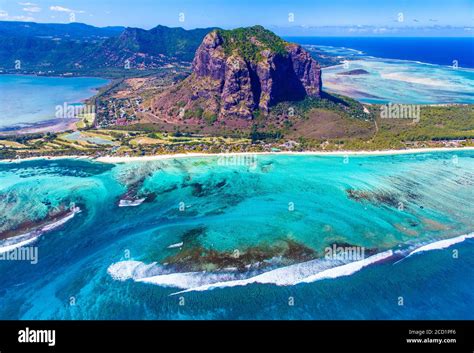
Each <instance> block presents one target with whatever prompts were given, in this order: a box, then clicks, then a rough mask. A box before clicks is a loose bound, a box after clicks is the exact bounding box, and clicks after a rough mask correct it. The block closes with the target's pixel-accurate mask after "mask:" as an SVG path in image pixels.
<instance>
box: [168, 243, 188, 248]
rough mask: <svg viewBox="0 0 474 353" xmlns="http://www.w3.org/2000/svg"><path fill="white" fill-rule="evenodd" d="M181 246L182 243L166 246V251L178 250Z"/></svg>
mask: <svg viewBox="0 0 474 353" xmlns="http://www.w3.org/2000/svg"><path fill="white" fill-rule="evenodd" d="M183 244H184V243H183V242H180V243H176V244H171V245H170V246H168V249H174V248H180V247H181V246H183Z"/></svg>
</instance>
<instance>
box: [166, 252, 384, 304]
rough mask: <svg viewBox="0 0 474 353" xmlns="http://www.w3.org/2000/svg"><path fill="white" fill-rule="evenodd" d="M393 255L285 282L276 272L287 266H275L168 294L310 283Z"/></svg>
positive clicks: (357, 262) (336, 275)
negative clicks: (256, 284) (256, 273)
mask: <svg viewBox="0 0 474 353" xmlns="http://www.w3.org/2000/svg"><path fill="white" fill-rule="evenodd" d="M392 255H393V251H392V250H387V251H384V252H381V253H378V254H376V255H372V256H370V257H368V258H366V259H363V260H359V261H354V262H350V263H348V264H345V265H341V266H336V267H333V268H329V269H326V270H323V271H321V272H318V273H316V274H314V275H310V276H308V277H305V278H303V279H299V280H296V281H293V282H291V281H286V282H280V283H278V281H277V280H278V277H277V276H278V274H283V275H284V276H285V277H288V276H289V275H290V274H289V273H286V274H285V273H284V271H285V269H287V268H289V267H286V268H285V267H281V268H277V269H275V270H271V271H268V272H264V273H262V274H260V275H257V276H255V277H251V278H247V279H244V280H232V281H224V282H217V283H213V284H207V285H203V286H199V287H194V288H189V289H186V290H183V291H179V292H176V293H172V294H170V295H177V294H182V293H187V292H194V291H198V292H201V291H206V290H210V289H215V288H225V287H236V286H245V285H247V284H253V283H260V284H274V285H280V286H288V285H295V284H299V283H310V282H315V281H318V280H322V279H331V278H337V277H342V276H349V275H351V274H353V273H355V272H358V271H360V270H361V269H362V268H364V267H366V266H369V265H371V264H373V263H376V262H378V261H381V260H384V259H387V258H389V257H391V256H392Z"/></svg>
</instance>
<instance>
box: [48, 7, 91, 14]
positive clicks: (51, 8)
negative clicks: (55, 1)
mask: <svg viewBox="0 0 474 353" xmlns="http://www.w3.org/2000/svg"><path fill="white" fill-rule="evenodd" d="M49 9H50V10H51V11H58V12H75V13H84V12H85V11H82V10H72V9H69V8H67V7H62V6H57V5H56V6H50V7H49Z"/></svg>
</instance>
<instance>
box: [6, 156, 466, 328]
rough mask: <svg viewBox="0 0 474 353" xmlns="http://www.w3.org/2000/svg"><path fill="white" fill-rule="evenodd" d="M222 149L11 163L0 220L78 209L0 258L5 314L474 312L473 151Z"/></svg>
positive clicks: (421, 315)
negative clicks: (124, 202) (351, 249)
mask: <svg viewBox="0 0 474 353" xmlns="http://www.w3.org/2000/svg"><path fill="white" fill-rule="evenodd" d="M223 158H226V157H212V156H209V157H202V158H176V159H163V160H155V161H146V162H145V161H142V162H127V163H121V164H103V163H98V162H91V161H87V160H73V159H64V160H45V159H40V160H32V161H23V162H15V163H0V180H1V183H0V233H1V232H4V231H6V230H8V229H12V228H15V227H16V226H18V224H21V223H22V222H25V221H27V220H37V219H41V218H43V217H45V216H46V215H47V214H48V212H49V211H50V210H51V208H55V207H59V206H60V205H69V204H71V203H74V204H76V205H78V206H79V207H80V208H81V212H80V213H78V214H76V215H75V217H74V218H73V219H71V220H69V221H68V222H67V223H66V224H64V225H63V226H62V227H60V228H57V229H55V230H54V231H51V232H48V233H45V234H43V235H42V236H40V237H38V238H37V240H36V242H35V243H34V244H32V245H34V246H37V247H38V263H37V264H31V263H29V262H27V261H0V280H1V283H2V288H1V289H0V318H1V319H474V239H472V236H473V231H474V211H473V207H472V205H473V204H474V151H455V152H436V153H435V152H433V153H416V154H401V155H384V156H349V157H343V156H316V155H315V156H311V155H301V156H295V155H279V154H276V155H257V156H253V157H252V158H251V159H232V157H229V159H224V160H223ZM132 188H135V189H136V193H137V194H139V195H153V197H149V198H148V199H147V201H145V202H144V203H142V204H141V205H139V206H137V207H118V201H119V199H120V198H121V197H123V195H124V193H126V192H127V190H130V189H132ZM290 243H292V244H298V247H296V248H293V252H287V253H285V254H284V255H282V253H279V254H275V253H272V252H271V249H274V248H275V247H278V246H280V247H282V248H285V246H288V244H290ZM333 244H339V245H341V244H350V245H352V246H357V247H363V248H364V249H366V254H365V256H364V257H363V258H362V259H356V260H347V259H345V260H341V259H338V260H334V259H328V258H327V257H325V256H324V254H325V251H326V249H327V247H328V246H332V245H333ZM0 247H1V243H0ZM250 249H253V250H250ZM256 249H258V250H256ZM269 249H270V250H269ZM210 251H212V254H213V259H214V264H210V262H212V261H211V260H209V259H207V260H206V261H207V263H206V264H205V266H204V268H201V269H193V268H189V265H190V263H193V262H194V263H196V261H197V258H198V260H199V259H201V260H202V256H204V254H208V255H209V254H210ZM236 251H237V254H240V255H238V256H242V257H245V256H247V255H248V254H249V253H250V252H251V251H253V254H254V257H253V260H252V261H253V263H252V264H248V266H246V267H245V268H233V267H232V266H230V265H228V264H226V263H225V261H227V262H229V259H228V258H225V256H224V254H235V253H236ZM246 254H247V255H246ZM255 254H257V255H255ZM180 256H181V257H180ZM238 256H237V257H238ZM177 258H180V259H181V260H182V262H176V261H175V262H174V263H172V261H173V259H174V260H176V259H177ZM216 259H218V260H219V261H221V262H224V265H223V266H216V263H217V262H219V261H217V260H216ZM256 259H257V260H256ZM224 260H225V261H224ZM229 263H231V264H232V261H230V262H229ZM199 265H202V263H200V264H199ZM400 297H402V298H403V303H404V305H402V306H401V305H398V303H399V298H400ZM289 298H292V300H294V305H288V303H289ZM71 303H73V304H74V305H71Z"/></svg>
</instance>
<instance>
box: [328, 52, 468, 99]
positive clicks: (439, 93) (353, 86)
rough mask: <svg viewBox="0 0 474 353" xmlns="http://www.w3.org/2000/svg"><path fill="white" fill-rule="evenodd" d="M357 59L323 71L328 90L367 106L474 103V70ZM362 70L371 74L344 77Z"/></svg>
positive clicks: (402, 61)
mask: <svg viewBox="0 0 474 353" xmlns="http://www.w3.org/2000/svg"><path fill="white" fill-rule="evenodd" d="M343 52H344V51H343ZM354 59H356V60H350V61H347V62H346V64H343V65H337V66H332V67H328V68H325V69H323V74H322V78H323V88H324V89H325V90H326V91H328V92H333V93H338V94H342V95H346V96H349V97H352V98H355V99H357V100H359V101H361V102H364V103H382V104H385V103H399V104H452V103H460V104H461V103H462V104H464V103H465V104H473V103H474V69H467V68H453V67H450V66H442V65H436V64H428V63H422V62H417V61H408V60H396V59H379V58H371V57H363V58H361V57H359V56H356V57H354ZM358 69H361V70H365V71H367V72H368V73H367V74H362V75H341V73H343V72H348V71H352V70H358Z"/></svg>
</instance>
